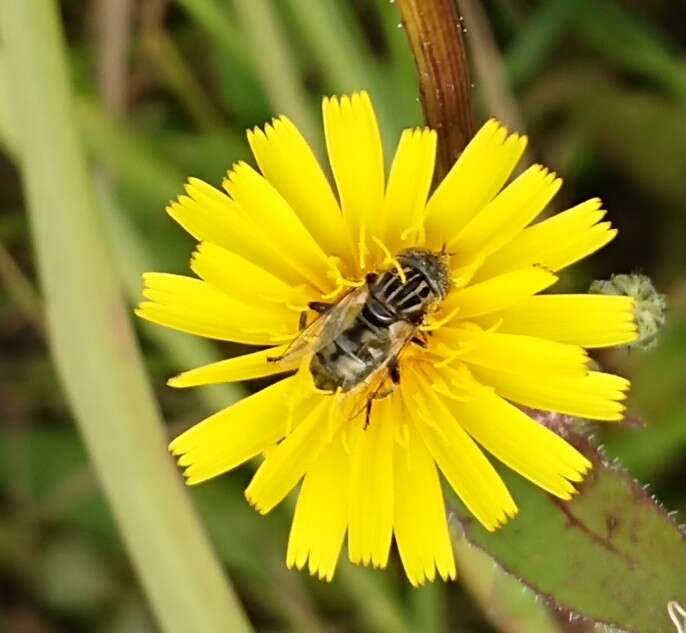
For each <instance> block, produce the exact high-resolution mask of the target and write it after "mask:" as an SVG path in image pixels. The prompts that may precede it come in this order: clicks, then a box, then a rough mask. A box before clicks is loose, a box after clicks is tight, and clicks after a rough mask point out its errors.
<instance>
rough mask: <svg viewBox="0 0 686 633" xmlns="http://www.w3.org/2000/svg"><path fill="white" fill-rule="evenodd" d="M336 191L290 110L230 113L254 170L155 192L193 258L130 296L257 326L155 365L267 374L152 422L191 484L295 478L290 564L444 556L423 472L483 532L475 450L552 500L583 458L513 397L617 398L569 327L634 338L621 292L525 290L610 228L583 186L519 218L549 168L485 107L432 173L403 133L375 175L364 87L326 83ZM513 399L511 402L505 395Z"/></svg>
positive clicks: (168, 311)
mask: <svg viewBox="0 0 686 633" xmlns="http://www.w3.org/2000/svg"><path fill="white" fill-rule="evenodd" d="M323 114H324V131H325V136H326V146H327V151H328V157H329V162H330V164H331V171H332V173H333V180H334V181H335V189H336V193H334V189H333V188H332V186H331V184H330V183H329V180H328V179H327V177H326V176H325V174H324V172H323V170H322V169H321V167H320V166H319V163H318V161H317V159H316V158H315V156H314V153H313V152H312V150H311V149H310V148H309V146H308V144H307V142H306V141H305V139H304V138H303V137H302V136H301V134H300V133H299V132H298V130H297V129H296V127H295V126H294V125H293V124H292V123H291V122H290V121H289V120H288V119H287V118H285V117H280V118H278V119H275V120H274V121H273V122H272V123H271V124H269V125H266V126H265V128H264V129H258V128H256V129H254V130H252V131H250V132H249V133H248V140H249V142H250V146H251V148H252V151H253V154H254V155H255V159H256V162H257V165H258V167H259V172H258V171H257V170H256V169H253V168H252V167H250V166H248V165H247V164H245V163H238V164H237V165H234V167H233V168H232V169H231V171H230V172H229V173H228V175H227V178H226V179H225V180H224V182H223V189H224V191H221V190H219V189H215V188H214V187H212V186H210V185H208V184H206V183H204V182H202V181H200V180H197V179H191V180H190V181H189V182H188V184H187V185H186V193H185V195H182V196H179V198H178V200H177V201H176V202H173V203H172V204H171V205H170V206H169V207H168V211H169V213H170V215H171V216H172V217H173V218H174V219H175V220H176V221H177V222H178V223H179V224H180V225H181V226H182V227H184V228H185V229H186V230H187V231H188V232H189V233H190V234H191V235H192V236H194V237H195V238H196V239H197V240H198V241H199V242H200V244H199V245H198V247H197V250H196V252H195V253H194V254H193V258H192V260H191V268H192V270H193V272H194V273H195V274H196V275H197V277H195V278H192V277H185V276H181V275H170V274H164V273H147V274H146V275H145V276H144V282H145V289H144V291H143V294H144V301H143V302H142V303H141V304H140V306H139V307H138V309H137V314H138V315H139V316H140V317H142V318H144V319H148V320H150V321H153V322H155V323H158V324H160V325H164V326H167V327H171V328H175V329H177V330H181V331H184V332H188V333H190V334H195V335H198V336H203V337H207V338H211V339H217V340H222V341H235V342H239V343H244V344H248V345H254V346H259V347H260V349H258V351H255V352H253V353H249V354H245V355H243V356H240V357H237V358H230V359H228V360H223V361H220V362H217V363H213V364H210V365H207V366H204V367H199V368H196V369H192V370H190V371H187V372H184V373H182V374H180V375H179V376H176V377H174V378H172V379H171V380H170V381H169V384H170V385H172V386H174V387H191V386H196V385H204V384H211V383H221V382H231V381H238V380H248V379H251V378H258V377H263V376H278V375H281V379H280V380H277V381H276V382H275V383H274V384H272V385H270V386H269V387H267V388H265V389H262V390H261V391H259V392H257V393H255V394H253V395H251V396H249V397H247V398H244V399H243V400H241V401H240V402H238V403H236V404H234V405H232V406H230V407H228V408H226V409H224V410H222V411H219V412H217V413H215V414H214V415H212V416H210V417H209V418H207V419H205V420H203V421H202V422H200V423H199V424H197V425H195V426H194V427H192V428H190V429H189V430H187V431H186V432H184V433H182V434H181V435H180V436H179V437H177V438H176V439H174V440H173V441H172V443H171V444H170V449H171V451H172V453H173V454H174V455H175V456H177V458H178V463H179V465H180V466H182V467H183V468H184V469H185V470H184V475H185V477H186V481H187V483H188V484H197V483H201V482H203V481H206V480H208V479H210V478H212V477H216V476H217V475H220V474H222V473H224V472H226V471H229V470H231V469H233V468H235V467H237V466H239V465H240V464H242V463H244V462H246V461H247V460H249V459H251V458H253V457H257V456H260V455H261V456H262V457H263V460H262V462H261V464H260V466H259V468H258V469H257V472H256V473H255V475H254V477H253V479H252V481H251V483H250V485H249V486H248V488H247V490H246V497H247V499H248V501H249V502H250V504H251V505H253V506H254V507H255V508H256V509H257V510H258V511H259V512H260V513H263V514H264V513H267V512H269V511H270V510H271V509H272V508H274V507H275V506H276V505H277V504H278V503H280V502H281V501H282V500H283V499H284V498H285V497H286V496H287V495H288V493H289V492H291V490H293V489H294V488H296V487H297V486H298V485H299V484H300V488H299V493H298V500H297V504H296V508H295V515H294V518H293V524H292V527H291V533H290V538H289V543H288V552H287V556H286V559H287V564H288V565H289V567H296V568H298V569H302V568H303V567H305V566H307V567H308V569H309V571H310V573H312V574H316V575H318V576H319V577H320V578H325V579H327V580H330V579H331V578H332V577H333V574H334V571H335V569H336V564H337V561H338V558H339V555H340V551H341V549H342V547H343V543H344V541H345V540H346V538H347V546H348V556H349V558H350V560H351V561H352V562H354V563H359V564H364V565H372V566H374V567H385V566H386V565H387V563H388V558H389V554H390V551H391V545H392V542H393V540H395V542H396V544H397V549H398V553H399V555H400V559H401V561H402V564H403V566H404V568H405V571H406V573H407V576H408V578H409V580H410V582H412V584H415V585H418V584H422V583H424V582H425V581H427V580H433V579H434V578H435V577H436V576H437V575H438V576H441V577H442V578H444V579H448V578H454V577H455V574H456V570H455V561H454V558H453V552H452V546H451V542H450V535H449V532H448V525H447V521H446V513H445V506H444V499H443V491H442V488H441V483H440V474H441V473H442V475H443V476H444V477H445V479H446V480H447V482H448V484H449V485H450V488H452V490H453V491H454V492H455V493H456V494H457V495H458V496H459V497H460V499H461V500H462V502H463V503H464V504H465V506H466V507H467V508H468V509H469V510H470V511H471V513H472V514H473V515H474V516H475V517H476V519H477V520H478V521H480V522H481V523H482V524H483V525H484V527H485V528H486V529H488V530H496V529H497V528H499V527H500V526H501V525H503V524H504V523H505V522H507V521H508V520H509V519H511V518H512V517H514V516H515V515H516V513H517V506H516V504H515V501H514V499H513V498H512V496H511V495H510V493H509V491H508V489H507V487H506V486H505V484H504V483H503V481H502V479H501V478H500V476H499V475H498V473H497V472H496V470H495V469H494V467H493V465H492V464H491V462H490V461H489V459H488V458H487V457H486V455H485V454H484V451H486V452H488V453H490V454H491V455H492V456H493V457H494V458H495V459H497V460H499V461H501V462H503V463H504V464H505V465H507V466H508V467H510V468H512V469H514V470H515V471H517V472H518V473H519V474H521V475H522V476H523V477H525V478H527V479H528V480H530V481H531V482H533V483H534V484H535V485H537V486H540V487H541V488H543V489H544V490H546V491H548V492H549V493H550V494H552V495H555V496H557V497H559V498H561V499H569V498H571V496H572V495H573V494H574V492H575V490H576V488H575V484H576V483H578V482H579V481H581V480H582V479H583V477H584V475H585V473H586V472H587V471H588V469H589V468H590V467H591V464H590V462H589V461H588V460H587V459H586V458H585V457H584V456H583V455H582V454H580V453H579V452H578V451H577V450H576V449H575V448H573V447H572V446H571V445H569V444H568V443H567V442H565V441H564V439H562V438H561V437H560V436H558V435H556V434H555V433H553V432H552V431H551V430H549V429H547V428H545V427H544V426H542V425H539V424H538V423H537V422H535V421H534V420H533V419H532V418H530V417H529V416H528V415H527V414H526V413H525V412H524V410H523V409H522V408H521V407H522V406H523V407H529V408H533V409H541V410H544V411H553V412H559V413H564V414H568V415H571V416H578V417H581V418H586V419H591V420H609V421H610V420H620V419H622V416H623V411H624V405H623V404H622V401H623V400H624V399H625V395H626V391H627V390H628V387H629V383H628V381H627V380H626V379H624V378H622V377H619V376H614V375H611V374H608V373H604V372H601V371H597V370H595V369H594V368H592V367H591V366H590V363H589V358H588V355H587V353H586V351H585V348H595V347H607V346H612V345H621V344H626V343H629V342H631V341H634V340H635V339H636V336H637V334H636V331H637V328H636V323H635V318H634V302H633V300H632V299H631V298H629V297H624V296H608V295H581V294H574V295H564V294H554V293H551V294H539V293H540V292H542V291H544V290H547V289H548V288H550V287H551V286H552V285H553V284H554V283H555V282H556V281H557V274H556V273H557V271H559V270H561V269H563V268H565V267H567V266H569V265H570V264H572V263H574V262H576V261H578V260H580V259H582V258H584V257H586V256H587V255H590V254H591V253H593V252H594V251H596V250H598V249H599V248H601V247H602V246H604V245H605V244H607V243H608V242H609V241H610V240H611V239H612V238H613V237H614V236H615V234H616V231H615V230H614V229H613V228H612V227H611V226H610V223H609V222H606V221H603V216H604V214H605V212H604V211H603V210H602V209H601V203H600V201H599V200H598V199H592V200H588V201H586V202H582V203H581V204H579V205H577V206H575V207H573V208H571V209H568V210H566V211H564V212H562V213H559V214H558V215H555V216H553V217H551V218H548V219H545V220H542V221H538V222H537V221H536V218H537V216H538V215H539V214H540V213H541V211H542V210H543V209H544V207H545V206H546V205H547V203H548V202H549V201H550V199H551V198H552V197H553V196H554V195H555V193H556V192H557V190H558V189H559V187H560V184H561V181H560V180H559V179H558V178H557V177H556V176H555V174H553V173H551V172H549V171H548V170H547V169H545V168H543V167H541V166H539V165H534V166H532V167H530V168H529V169H527V170H525V171H524V172H523V173H521V174H520V175H519V176H517V177H516V178H514V179H513V180H511V182H508V181H509V180H510V176H511V174H512V172H513V170H514V168H515V166H516V164H517V162H518V161H519V159H520V157H521V155H522V153H523V151H524V146H525V143H526V139H525V138H524V137H522V136H520V135H518V134H509V133H508V132H507V131H506V130H505V128H503V127H502V126H501V125H500V124H499V123H497V122H496V121H492V120H491V121H488V122H487V123H486V124H485V125H484V126H483V127H482V128H481V130H480V131H479V132H478V133H477V134H476V136H475V137H474V138H473V139H472V141H471V142H470V144H469V145H468V146H467V148H466V149H465V150H464V152H463V153H462V154H461V156H460V157H459V158H458V160H457V161H456V163H455V164H454V165H453V167H452V168H451V170H450V171H449V173H448V174H447V176H446V177H445V178H444V179H443V181H442V182H441V183H439V184H438V186H436V187H435V189H434V190H433V191H432V181H433V168H434V159H435V152H436V134H435V132H433V131H432V130H428V129H412V130H406V131H405V132H403V134H402V136H401V138H400V143H399V145H398V149H397V151H396V154H395V157H394V159H393V161H392V166H391V170H390V173H389V176H388V179H386V175H385V173H384V159H383V150H382V146H381V139H380V135H379V130H378V125H377V121H376V117H375V115H374V110H373V108H372V104H371V101H370V99H369V97H368V95H367V94H366V93H364V92H363V93H359V94H354V95H352V96H351V97H341V98H336V97H332V98H327V99H324V102H323ZM520 405H521V406H520Z"/></svg>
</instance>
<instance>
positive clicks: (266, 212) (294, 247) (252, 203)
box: [223, 162, 333, 292]
mask: <svg viewBox="0 0 686 633" xmlns="http://www.w3.org/2000/svg"><path fill="white" fill-rule="evenodd" d="M223 185H224V188H225V189H226V190H227V191H228V192H229V194H230V195H231V197H232V198H233V200H234V201H235V202H236V203H238V206H239V207H240V208H241V209H242V210H243V211H244V212H245V213H246V215H247V216H248V217H249V218H250V219H251V220H252V221H253V222H254V223H255V225H256V226H257V227H259V232H260V233H261V235H262V238H261V239H266V240H267V241H268V242H269V243H271V244H275V245H277V246H278V252H279V254H280V256H281V258H282V260H283V262H284V263H285V264H286V265H287V266H289V267H290V268H291V269H292V270H294V271H297V272H298V273H300V275H302V278H303V279H305V280H307V281H309V282H310V283H311V284H312V285H313V286H314V287H315V288H317V289H318V290H320V291H322V292H329V291H331V290H332V289H333V281H332V279H333V277H331V276H330V272H331V262H330V261H329V260H328V259H327V256H326V254H325V253H324V251H323V250H322V248H321V246H319V244H317V242H316V241H315V239H314V238H313V237H312V236H311V235H310V233H309V232H308V231H307V229H306V228H305V226H304V225H303V223H302V222H301V221H300V218H298V216H297V215H296V213H295V212H294V211H293V209H291V207H290V206H289V205H288V203H287V202H286V201H285V200H284V199H283V197H282V196H281V195H280V194H279V192H278V191H277V190H276V189H275V188H274V187H273V186H272V185H271V184H270V183H269V182H268V181H267V180H266V179H265V178H264V176H261V175H260V174H259V173H257V172H256V171H255V170H254V169H253V168H252V167H250V166H249V165H247V164H246V163H242V162H241V163H238V164H237V165H235V166H234V168H233V169H232V170H231V171H230V172H229V174H228V176H227V178H226V179H225V180H224V182H223Z"/></svg>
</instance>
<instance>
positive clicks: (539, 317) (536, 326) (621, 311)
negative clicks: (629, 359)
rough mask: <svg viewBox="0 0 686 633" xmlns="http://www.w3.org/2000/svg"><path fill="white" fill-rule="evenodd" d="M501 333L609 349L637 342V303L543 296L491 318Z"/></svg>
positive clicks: (620, 299)
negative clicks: (613, 346)
mask: <svg viewBox="0 0 686 633" xmlns="http://www.w3.org/2000/svg"><path fill="white" fill-rule="evenodd" d="M489 321H495V322H498V323H499V324H500V325H499V328H498V331H499V332H511V333H513V334H527V335H532V336H541V337H545V338H548V339H551V340H553V341H559V342H560V343H572V344H575V345H582V346H583V347H608V346H610V345H622V344H626V343H631V342H632V341H635V340H636V337H637V336H638V334H637V327H636V321H635V317H634V301H633V299H631V298H630V297H619V296H615V297H610V296H602V295H540V296H536V297H529V298H528V299H524V300H523V301H522V302H521V303H518V304H517V305H513V306H512V307H511V308H508V309H507V310H505V311H503V312H498V313H496V314H493V315H489V320H488V321H487V320H484V322H483V324H484V325H486V326H488V325H489V324H490V323H489Z"/></svg>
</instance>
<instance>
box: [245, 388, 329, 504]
mask: <svg viewBox="0 0 686 633" xmlns="http://www.w3.org/2000/svg"><path fill="white" fill-rule="evenodd" d="M330 404H331V398H326V397H324V396H320V397H319V399H318V401H317V402H316V403H315V404H314V405H313V407H312V409H311V410H310V412H309V413H308V414H307V416H306V417H305V419H304V420H302V422H300V423H299V424H298V426H297V427H296V428H295V429H294V430H293V431H292V432H291V433H290V434H289V435H287V436H286V438H285V439H284V440H283V441H282V442H280V443H279V444H278V445H277V446H276V447H275V448H274V449H273V450H271V451H269V452H268V453H267V455H266V457H265V460H264V461H263V462H262V464H261V465H260V467H259V468H258V469H257V472H256V473H255V476H254V477H253V478H252V481H251V482H250V485H249V486H248V488H247V489H246V491H245V496H246V498H247V499H248V502H249V503H250V505H252V506H253V507H254V508H255V509H256V510H257V511H258V512H259V513H260V514H267V512H269V511H270V510H271V509H272V508H274V506H276V505H277V504H279V503H280V502H281V501H282V500H283V498H284V497H285V496H286V495H287V494H288V493H289V492H290V491H291V490H292V489H293V488H294V486H295V485H296V484H297V483H298V482H299V481H300V479H301V477H302V476H303V475H304V474H305V472H306V471H307V470H308V469H309V468H310V467H311V465H312V464H313V462H314V460H316V459H317V458H318V457H319V455H320V453H321V452H322V449H323V448H324V447H325V446H326V445H327V444H328V443H329V442H330V441H331V437H332V434H333V433H336V432H337V431H338V429H327V428H326V424H327V422H328V415H327V414H328V410H329V407H330Z"/></svg>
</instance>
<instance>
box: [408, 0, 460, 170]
mask: <svg viewBox="0 0 686 633" xmlns="http://www.w3.org/2000/svg"><path fill="white" fill-rule="evenodd" d="M397 5H398V9H399V10H400V16H401V18H402V21H403V24H404V26H405V31H406V32H407V37H408V39H409V41H410V48H411V49H412V54H413V55H414V59H415V64H416V66H417V74H418V76H419V91H420V94H421V96H422V106H423V108H424V116H425V118H426V123H427V125H428V126H429V127H431V128H433V129H434V130H436V132H437V133H438V156H437V165H436V166H437V174H436V177H437V178H439V179H440V178H442V177H443V176H444V175H445V174H446V173H447V172H448V170H449V169H450V167H451V166H452V164H453V163H454V162H455V159H456V158H457V156H458V155H459V153H460V152H461V151H462V150H463V149H464V148H465V146H466V145H467V143H468V142H469V140H470V139H471V137H472V133H473V122H472V109H471V90H472V86H471V81H470V78H469V66H468V65H467V55H466V51H465V44H464V38H463V37H462V21H461V19H460V15H459V13H458V10H457V6H456V4H455V1H454V0H397Z"/></svg>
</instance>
